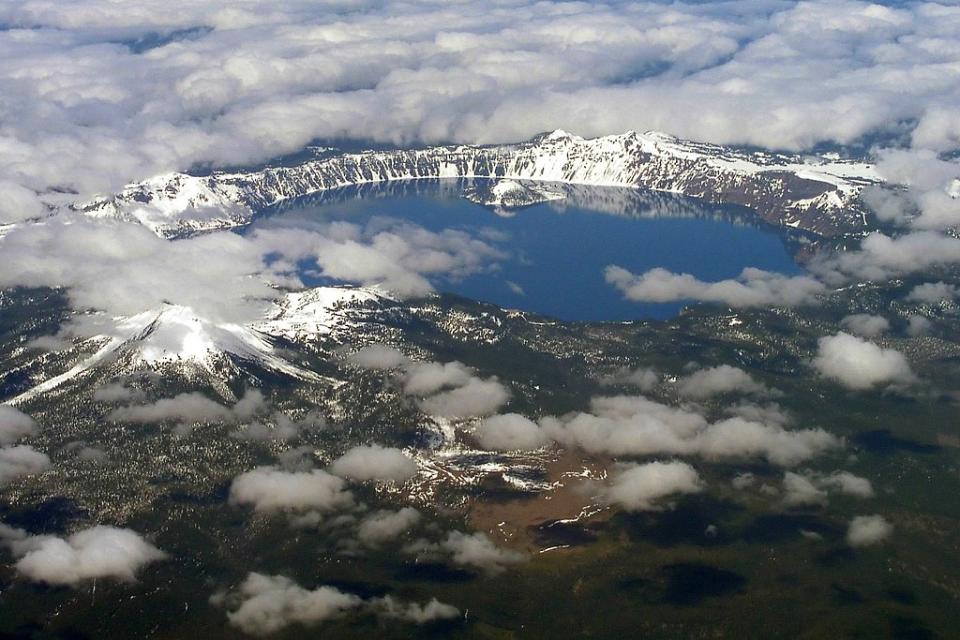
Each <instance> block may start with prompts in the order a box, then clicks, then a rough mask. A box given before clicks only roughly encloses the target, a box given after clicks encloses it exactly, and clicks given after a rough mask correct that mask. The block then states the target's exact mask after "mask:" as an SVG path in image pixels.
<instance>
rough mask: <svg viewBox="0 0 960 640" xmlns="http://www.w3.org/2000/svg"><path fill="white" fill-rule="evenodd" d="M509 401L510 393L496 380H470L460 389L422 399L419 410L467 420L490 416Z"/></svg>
mask: <svg viewBox="0 0 960 640" xmlns="http://www.w3.org/2000/svg"><path fill="white" fill-rule="evenodd" d="M509 399H510V391H508V390H507V388H506V387H505V386H503V384H501V383H500V382H499V381H498V380H497V379H496V378H488V379H486V380H481V379H480V378H471V379H470V380H469V381H468V382H467V383H466V384H465V385H463V386H462V387H457V388H456V389H451V390H450V391H443V392H441V393H438V394H436V395H433V396H430V397H428V398H424V399H423V400H421V401H420V408H421V409H423V410H424V411H426V412H427V413H430V414H432V415H436V416H443V417H446V418H469V417H472V416H485V415H490V414H491V413H493V412H495V411H496V410H497V409H499V408H500V407H502V406H503V405H504V404H506V402H507V400H509Z"/></svg>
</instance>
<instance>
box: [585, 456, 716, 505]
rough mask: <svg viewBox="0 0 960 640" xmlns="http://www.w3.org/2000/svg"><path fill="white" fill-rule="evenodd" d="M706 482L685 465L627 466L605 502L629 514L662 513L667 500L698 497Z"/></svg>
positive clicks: (616, 477) (608, 490) (605, 493)
mask: <svg viewBox="0 0 960 640" xmlns="http://www.w3.org/2000/svg"><path fill="white" fill-rule="evenodd" d="M702 490H703V481H702V480H701V479H700V474H698V473H697V471H696V469H694V468H693V467H691V466H690V465H689V464H687V463H685V462H648V463H646V464H634V465H627V466H624V467H622V468H621V469H620V470H618V471H617V472H616V473H615V474H614V475H613V478H612V479H611V481H610V484H609V486H607V487H605V488H604V489H603V491H602V496H603V499H604V500H605V501H606V502H608V503H610V504H616V505H619V506H621V507H623V508H624V509H626V510H627V511H659V510H660V509H662V508H663V506H662V505H663V500H664V499H665V498H668V497H671V496H676V495H680V494H688V493H699V492H700V491H702Z"/></svg>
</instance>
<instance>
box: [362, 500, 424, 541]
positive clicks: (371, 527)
mask: <svg viewBox="0 0 960 640" xmlns="http://www.w3.org/2000/svg"><path fill="white" fill-rule="evenodd" d="M420 519H421V516H420V512H419V511H417V510H416V509H414V508H413V507H403V508H402V509H399V510H398V511H378V512H376V513H372V514H370V515H369V516H367V517H365V518H364V519H363V521H362V522H361V523H360V526H359V527H358V528H357V538H358V539H359V540H360V542H362V543H363V544H365V545H367V546H369V547H377V546H379V545H381V544H383V543H384V542H388V541H390V540H394V539H396V538H397V537H398V536H400V535H401V534H404V533H406V532H407V531H410V530H411V529H412V528H413V527H415V526H416V525H417V523H419V522H420Z"/></svg>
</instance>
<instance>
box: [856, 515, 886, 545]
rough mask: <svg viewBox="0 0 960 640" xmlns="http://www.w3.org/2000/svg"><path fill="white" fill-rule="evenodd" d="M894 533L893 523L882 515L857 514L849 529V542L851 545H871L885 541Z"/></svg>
mask: <svg viewBox="0 0 960 640" xmlns="http://www.w3.org/2000/svg"><path fill="white" fill-rule="evenodd" d="M891 534H893V525H892V524H890V523H889V522H887V520H886V518H884V517H883V516H880V515H872V516H857V517H855V518H854V519H853V520H851V521H850V526H849V528H848V529H847V544H849V545H850V546H851V547H869V546H871V545H875V544H878V543H880V542H883V541H884V540H886V539H887V538H889V537H890V535H891Z"/></svg>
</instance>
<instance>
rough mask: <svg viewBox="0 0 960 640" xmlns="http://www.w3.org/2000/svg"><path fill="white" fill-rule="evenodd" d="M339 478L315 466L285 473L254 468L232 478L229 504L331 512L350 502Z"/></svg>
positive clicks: (347, 505) (271, 468) (349, 495)
mask: <svg viewBox="0 0 960 640" xmlns="http://www.w3.org/2000/svg"><path fill="white" fill-rule="evenodd" d="M345 485H346V483H345V482H344V481H343V479H342V478H340V477H338V476H335V475H332V474H330V473H327V472H326V471H322V470H320V469H314V470H312V471H301V472H287V471H281V470H280V469H277V468H275V467H257V468H256V469H253V470H252V471H247V472H246V473H242V474H240V475H239V476H237V477H236V478H234V479H233V482H232V483H231V485H230V503H231V504H236V505H249V506H252V507H253V508H254V509H255V510H257V511H264V512H269V511H278V510H287V511H304V510H316V511H332V510H334V509H340V508H345V507H349V506H351V505H352V504H353V495H352V494H351V493H350V492H349V491H347V490H346V486H345Z"/></svg>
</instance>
